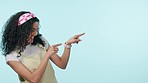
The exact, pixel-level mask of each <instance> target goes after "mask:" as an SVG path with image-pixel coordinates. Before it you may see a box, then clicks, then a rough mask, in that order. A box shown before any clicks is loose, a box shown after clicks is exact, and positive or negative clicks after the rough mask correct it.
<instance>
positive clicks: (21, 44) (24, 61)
mask: <svg viewBox="0 0 148 83" xmlns="http://www.w3.org/2000/svg"><path fill="white" fill-rule="evenodd" d="M82 35H84V33H83V34H78V35H75V36H73V37H72V38H70V39H69V40H68V41H66V42H65V46H64V52H63V54H62V56H61V57H60V56H58V55H57V54H56V53H57V52H58V46H60V45H61V44H55V45H52V46H50V45H49V44H48V42H47V40H46V39H45V38H44V37H43V36H42V35H41V34H40V33H39V19H38V18H37V17H36V16H35V15H34V14H33V13H31V12H28V11H21V12H18V13H16V14H15V15H13V16H11V17H10V18H9V20H8V21H7V22H6V24H5V25H4V31H3V36H2V50H3V54H4V55H5V56H6V62H7V64H8V65H9V66H10V67H11V68H12V69H13V70H14V71H15V72H16V73H17V74H18V75H19V79H20V83H57V80H56V78H55V74H54V70H53V68H52V66H51V64H50V60H51V61H52V62H53V63H54V64H55V65H56V66H58V67H59V68H62V69H65V68H66V66H67V63H68V60H69V56H70V49H71V45H72V44H74V43H78V42H80V41H81V40H80V39H79V37H80V36H82Z"/></svg>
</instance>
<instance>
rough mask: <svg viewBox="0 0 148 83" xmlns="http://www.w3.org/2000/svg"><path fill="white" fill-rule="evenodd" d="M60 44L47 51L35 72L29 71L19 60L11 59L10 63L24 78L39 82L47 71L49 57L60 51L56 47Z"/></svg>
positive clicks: (34, 82) (32, 82)
mask: <svg viewBox="0 0 148 83" xmlns="http://www.w3.org/2000/svg"><path fill="white" fill-rule="evenodd" d="M59 45H61V44H56V45H53V46H51V48H50V49H49V50H48V51H47V53H46V55H45V56H44V58H43V60H42V62H41V63H40V65H39V67H38V68H37V69H36V70H35V71H34V72H31V71H29V70H28V69H27V68H26V67H25V66H24V65H23V64H22V63H20V62H17V61H9V62H8V65H9V66H10V67H11V68H12V69H13V70H14V71H15V72H16V73H18V74H19V75H21V76H22V77H23V78H24V79H26V80H28V81H29V82H31V83H38V82H39V81H40V79H41V78H42V76H43V74H44V72H45V69H46V67H47V64H48V61H49V58H50V57H51V56H52V55H53V54H55V53H57V51H58V50H57V51H56V50H55V49H54V48H55V47H56V46H59Z"/></svg>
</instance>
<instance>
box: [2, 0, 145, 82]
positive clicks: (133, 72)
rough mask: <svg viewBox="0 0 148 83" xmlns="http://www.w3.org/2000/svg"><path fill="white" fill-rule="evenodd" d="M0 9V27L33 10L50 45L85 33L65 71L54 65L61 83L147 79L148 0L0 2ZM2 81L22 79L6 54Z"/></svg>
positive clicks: (143, 80)
mask: <svg viewBox="0 0 148 83" xmlns="http://www.w3.org/2000/svg"><path fill="white" fill-rule="evenodd" d="M0 11H1V12H0V30H2V26H3V25H4V23H5V22H6V21H7V19H8V18H9V17H10V16H11V15H13V14H15V13H17V12H19V11H31V12H32V13H34V14H35V15H36V16H37V17H38V18H39V19H40V25H41V27H40V33H42V35H43V36H44V37H45V38H46V39H47V40H48V42H49V43H50V45H53V44H57V43H63V44H64V42H65V41H67V40H68V39H69V38H70V37H72V36H73V35H75V34H79V33H83V32H85V33H86V34H85V35H84V36H83V37H81V39H82V42H80V43H79V44H78V45H73V46H72V51H71V57H70V59H69V63H68V66H67V69H65V70H62V69H59V68H58V67H56V66H55V65H54V64H52V65H53V67H54V70H55V72H56V77H57V80H58V82H59V83H148V79H147V77H148V1H147V0H3V1H2V0H1V3H0ZM0 40H1V37H0ZM63 48H64V45H62V46H60V47H59V49H60V50H59V52H58V54H59V55H60V56H61V55H62V53H63ZM0 83H19V81H18V77H17V74H16V73H15V72H14V71H13V70H12V69H11V68H10V67H9V66H8V65H7V64H6V63H5V57H4V56H3V55H2V54H0Z"/></svg>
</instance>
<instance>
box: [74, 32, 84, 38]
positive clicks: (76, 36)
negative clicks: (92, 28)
mask: <svg viewBox="0 0 148 83" xmlns="http://www.w3.org/2000/svg"><path fill="white" fill-rule="evenodd" d="M84 34H85V33H81V34H78V35H75V38H78V37H80V36H82V35H84Z"/></svg>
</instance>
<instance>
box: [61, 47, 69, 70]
mask: <svg viewBox="0 0 148 83" xmlns="http://www.w3.org/2000/svg"><path fill="white" fill-rule="evenodd" d="M70 51H71V48H66V47H65V48H64V52H63V55H62V56H61V63H62V68H63V69H65V68H66V66H67V63H68V61H69V57H70Z"/></svg>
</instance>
